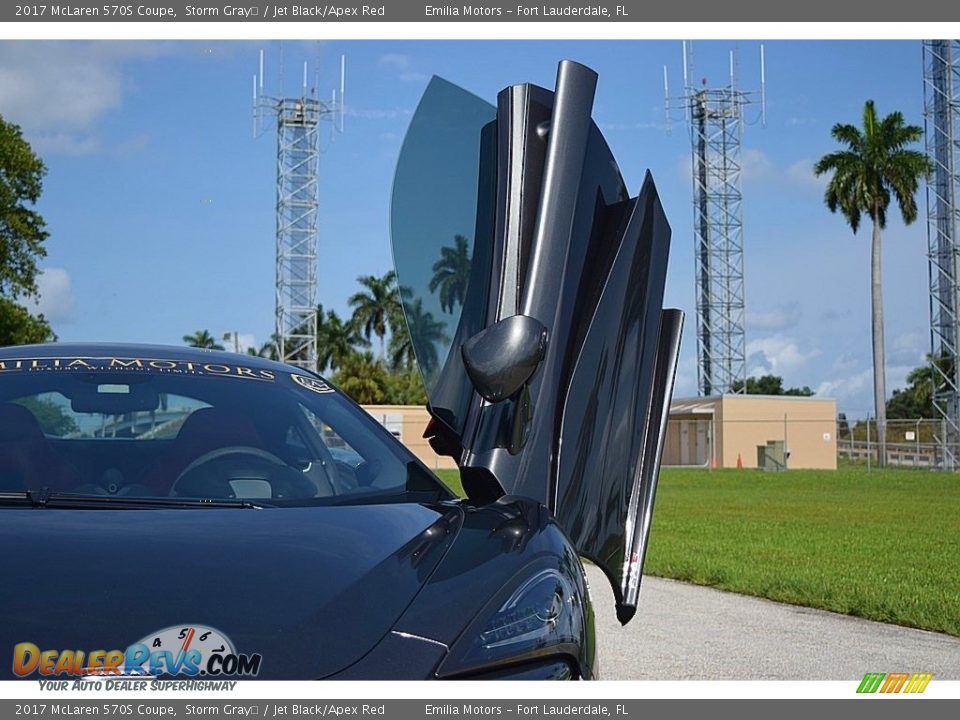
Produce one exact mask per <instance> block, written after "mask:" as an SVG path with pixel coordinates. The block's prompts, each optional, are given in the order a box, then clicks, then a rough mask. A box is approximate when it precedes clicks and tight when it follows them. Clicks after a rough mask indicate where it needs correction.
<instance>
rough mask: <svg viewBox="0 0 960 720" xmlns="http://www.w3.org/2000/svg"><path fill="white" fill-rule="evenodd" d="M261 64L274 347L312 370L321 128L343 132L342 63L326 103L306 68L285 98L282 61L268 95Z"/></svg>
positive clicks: (258, 123) (258, 93)
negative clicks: (272, 147)
mask: <svg viewBox="0 0 960 720" xmlns="http://www.w3.org/2000/svg"><path fill="white" fill-rule="evenodd" d="M281 58H282V56H281ZM263 63H264V59H263V51H262V50H261V51H260V68H259V72H258V73H257V74H255V75H254V76H253V109H254V136H255V137H256V136H258V135H260V134H261V133H262V129H263V126H264V120H265V118H267V117H269V118H276V123H277V124H276V128H277V190H276V214H277V231H276V326H275V327H276V329H275V337H274V342H275V344H276V350H277V357H278V358H279V359H280V360H281V361H283V362H287V363H290V364H292V365H297V366H299V367H303V368H308V369H310V370H316V369H317V247H318V237H319V235H318V228H317V219H318V213H319V204H320V203H319V193H318V187H319V183H318V177H319V173H320V124H321V122H323V121H329V122H330V123H331V128H332V129H339V130H340V131H342V130H343V116H344V112H343V110H344V102H343V97H344V90H345V80H346V60H345V58H344V57H343V56H341V57H340V92H339V95H338V94H337V90H336V89H334V90H333V93H332V95H331V98H330V100H320V99H319V98H318V97H317V87H316V82H314V83H313V86H312V87H309V88H308V65H307V63H306V62H304V63H303V84H302V87H301V92H300V94H299V95H298V96H294V97H286V96H284V95H283V75H282V73H283V68H282V59H281V68H280V80H279V85H280V87H279V93H278V95H277V96H273V95H269V94H266V93H265V92H264V87H263V85H264V74H263ZM338 121H339V127H338Z"/></svg>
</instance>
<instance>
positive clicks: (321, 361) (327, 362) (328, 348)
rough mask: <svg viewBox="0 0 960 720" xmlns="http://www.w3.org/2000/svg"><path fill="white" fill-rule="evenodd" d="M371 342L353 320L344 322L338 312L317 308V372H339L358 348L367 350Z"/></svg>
mask: <svg viewBox="0 0 960 720" xmlns="http://www.w3.org/2000/svg"><path fill="white" fill-rule="evenodd" d="M369 346H370V341H369V340H367V339H366V338H365V337H363V335H361V334H360V333H359V332H358V331H357V328H356V326H355V325H354V324H353V322H352V321H351V320H347V321H344V320H343V319H342V318H341V317H340V316H339V315H337V313H336V311H334V310H328V311H327V313H326V315H324V314H323V308H322V307H321V306H317V370H318V371H322V370H326V369H327V368H329V369H331V370H337V369H339V368H340V367H342V366H343V363H344V362H345V361H346V359H347V358H348V357H349V356H350V355H351V354H352V353H354V352H356V348H358V347H360V348H366V347H369Z"/></svg>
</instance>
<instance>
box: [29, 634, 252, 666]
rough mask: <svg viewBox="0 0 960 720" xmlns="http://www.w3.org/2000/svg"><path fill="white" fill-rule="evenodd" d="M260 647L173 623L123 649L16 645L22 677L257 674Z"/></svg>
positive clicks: (30, 643) (32, 644)
mask: <svg viewBox="0 0 960 720" xmlns="http://www.w3.org/2000/svg"><path fill="white" fill-rule="evenodd" d="M262 659H263V658H262V657H261V655H260V654H259V653H238V652H237V651H236V649H235V648H234V645H233V643H232V642H231V641H230V638H228V637H227V636H226V635H224V634H223V633H222V632H220V631H219V630H216V629H214V628H211V627H206V626H204V625H196V624H193V625H174V626H171V627H168V628H164V629H163V630H160V631H158V632H155V633H151V634H149V635H147V636H146V637H144V638H143V639H142V640H140V641H139V642H135V643H133V644H132V645H129V646H128V647H127V648H126V649H124V650H119V649H114V650H76V649H64V650H42V649H41V648H40V647H38V646H37V645H36V644H35V643H32V642H22V643H17V644H16V645H15V646H14V648H13V672H14V674H15V675H16V676H17V677H22V678H26V677H30V676H33V675H35V674H36V675H39V676H40V677H45V678H52V677H61V676H65V677H89V676H105V677H115V676H144V677H158V676H171V675H173V676H185V677H190V678H194V677H201V676H202V677H237V676H240V677H256V675H257V674H258V673H259V672H260V663H261V661H262Z"/></svg>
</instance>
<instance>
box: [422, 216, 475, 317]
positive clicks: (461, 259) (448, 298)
mask: <svg viewBox="0 0 960 720" xmlns="http://www.w3.org/2000/svg"><path fill="white" fill-rule="evenodd" d="M453 242H454V246H453V247H442V248H440V259H439V260H437V261H436V262H435V263H434V264H433V277H432V278H431V279H430V292H436V291H437V288H440V309H441V310H444V311H446V312H448V313H450V314H451V315H452V314H453V308H454V305H463V301H464V298H465V297H466V296H467V281H468V280H469V279H470V245H469V243H470V241H469V240H467V238H466V237H464V236H463V235H455V236H454V238H453Z"/></svg>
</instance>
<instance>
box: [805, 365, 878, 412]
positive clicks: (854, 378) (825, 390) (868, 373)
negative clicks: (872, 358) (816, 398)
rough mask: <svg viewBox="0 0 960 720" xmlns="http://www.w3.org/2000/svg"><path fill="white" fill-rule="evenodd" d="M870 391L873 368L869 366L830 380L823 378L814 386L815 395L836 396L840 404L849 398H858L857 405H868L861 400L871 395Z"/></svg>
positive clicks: (871, 388)
mask: <svg viewBox="0 0 960 720" xmlns="http://www.w3.org/2000/svg"><path fill="white" fill-rule="evenodd" d="M872 392H873V370H872V369H871V368H867V369H866V370H860V371H858V372H856V373H853V374H850V375H845V376H842V377H838V378H834V379H832V380H824V381H823V382H821V383H820V384H819V385H817V388H816V394H817V395H820V396H823V397H832V398H836V399H837V402H838V403H839V404H841V405H843V404H845V402H849V401H851V400H859V401H860V402H859V403H858V407H859V406H860V405H863V406H864V407H869V406H870V405H871V404H872V403H869V402H866V403H865V402H863V401H864V400H865V399H869V398H870V397H872V395H870V393H872ZM864 396H866V397H864Z"/></svg>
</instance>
